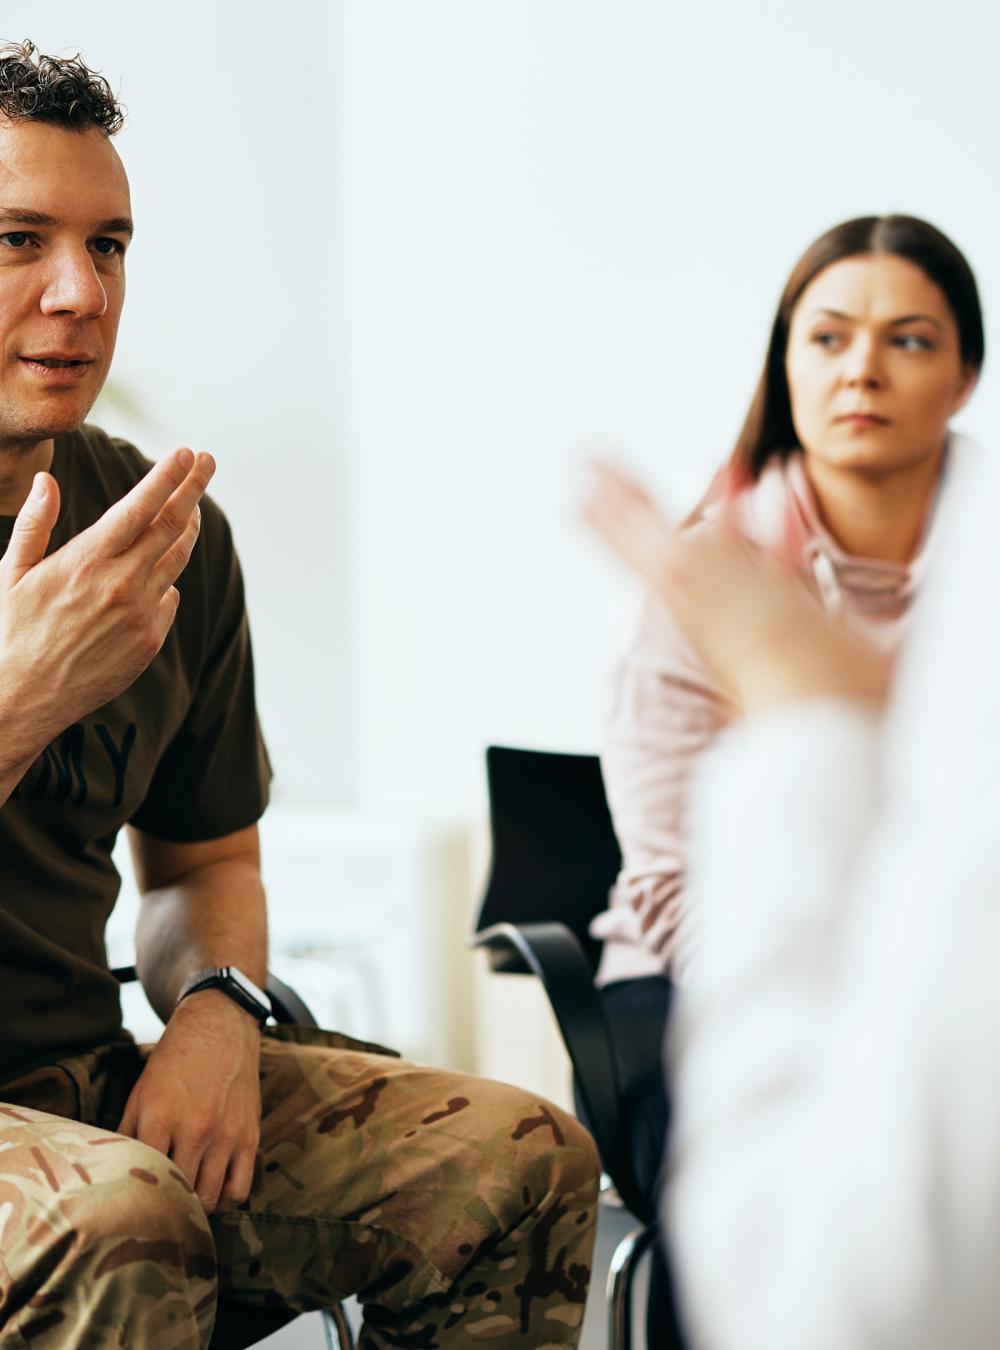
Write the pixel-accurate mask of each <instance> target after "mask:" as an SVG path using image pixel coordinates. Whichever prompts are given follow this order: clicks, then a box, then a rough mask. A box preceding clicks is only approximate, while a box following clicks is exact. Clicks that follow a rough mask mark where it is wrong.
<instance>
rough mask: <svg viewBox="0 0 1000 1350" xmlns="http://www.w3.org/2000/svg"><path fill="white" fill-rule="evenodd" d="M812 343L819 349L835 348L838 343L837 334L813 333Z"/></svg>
mask: <svg viewBox="0 0 1000 1350" xmlns="http://www.w3.org/2000/svg"><path fill="white" fill-rule="evenodd" d="M812 340H813V342H815V343H817V345H818V346H820V347H836V346H837V344H838V343H839V342H840V334H839V333H813V336H812Z"/></svg>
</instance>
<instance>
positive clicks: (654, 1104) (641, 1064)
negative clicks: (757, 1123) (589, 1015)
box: [577, 975, 684, 1350]
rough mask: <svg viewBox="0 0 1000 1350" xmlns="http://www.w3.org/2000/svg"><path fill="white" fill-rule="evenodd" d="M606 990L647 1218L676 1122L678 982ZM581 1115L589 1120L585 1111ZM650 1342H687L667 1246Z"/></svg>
mask: <svg viewBox="0 0 1000 1350" xmlns="http://www.w3.org/2000/svg"><path fill="white" fill-rule="evenodd" d="M600 992H601V999H602V1002H603V1004H604V1012H605V1015H606V1016H607V1019H608V1025H609V1027H610V1030H611V1038H612V1042H613V1044H614V1048H615V1057H616V1059H617V1062H618V1074H619V1078H620V1081H621V1088H622V1113H623V1118H624V1119H623V1123H624V1128H625V1138H626V1139H627V1140H628V1143H629V1147H630V1149H631V1153H632V1161H633V1166H634V1168H635V1174H636V1180H637V1181H638V1183H639V1186H640V1188H641V1190H642V1193H643V1195H644V1196H645V1197H646V1198H647V1200H648V1208H647V1212H646V1214H645V1215H642V1216H640V1217H642V1218H647V1217H650V1216H655V1215H656V1213H657V1210H658V1208H659V1197H660V1185H659V1181H660V1172H661V1168H662V1165H663V1152H664V1146H665V1144H666V1138H667V1130H668V1127H669V1124H670V1103H669V1098H668V1095H667V1086H666V1082H665V1079H664V1074H663V1038H664V1034H665V1032H666V1026H667V1018H668V1016H669V1014H670V1002H671V996H672V994H673V985H672V984H671V983H670V981H669V980H668V979H667V978H666V977H665V976H660V975H650V976H645V977H643V978H642V979H638V980H619V981H616V982H615V983H614V984H609V985H606V986H605V987H604V988H603V989H602V990H601V991H600ZM580 1108H581V1103H580V1101H579V1098H578V1100H577V1109H578V1111H580ZM581 1119H584V1121H585V1119H586V1118H585V1115H584V1114H582V1113H581ZM646 1344H647V1346H648V1347H649V1350H675V1348H678V1350H679V1348H680V1347H683V1345H684V1340H683V1338H682V1336H681V1332H680V1327H679V1322H678V1316H677V1310H676V1307H675V1301H674V1295H673V1289H672V1285H671V1280H670V1274H669V1270H668V1265H667V1260H666V1255H665V1252H664V1249H663V1247H662V1245H660V1246H658V1247H657V1248H656V1249H655V1250H654V1252H653V1256H652V1258H651V1267H650V1286H649V1302H648V1304H647V1310H646Z"/></svg>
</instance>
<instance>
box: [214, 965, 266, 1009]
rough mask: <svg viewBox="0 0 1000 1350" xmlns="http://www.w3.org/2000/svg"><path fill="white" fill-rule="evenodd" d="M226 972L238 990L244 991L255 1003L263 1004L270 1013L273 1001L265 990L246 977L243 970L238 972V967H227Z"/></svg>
mask: <svg viewBox="0 0 1000 1350" xmlns="http://www.w3.org/2000/svg"><path fill="white" fill-rule="evenodd" d="M224 970H225V974H226V977H227V979H229V980H231V981H232V983H233V984H235V985H236V987H237V988H238V989H242V991H243V993H244V994H246V995H247V996H248V997H249V998H252V999H253V1001H254V1002H255V1003H259V1004H261V1006H262V1007H264V1008H266V1009H268V1011H270V1008H271V1000H270V999H269V998H268V996H267V995H266V994H265V993H264V991H263V989H259V988H258V987H257V985H255V984H254V982H253V980H251V979H250V977H249V976H247V975H244V974H243V972H242V970H238V969H237V968H236V966H225V967H224Z"/></svg>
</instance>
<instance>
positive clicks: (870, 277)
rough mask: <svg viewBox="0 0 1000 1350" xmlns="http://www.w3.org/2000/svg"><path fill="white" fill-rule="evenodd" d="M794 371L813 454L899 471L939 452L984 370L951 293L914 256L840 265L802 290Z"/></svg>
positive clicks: (796, 418)
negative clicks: (970, 355) (965, 356)
mask: <svg viewBox="0 0 1000 1350" xmlns="http://www.w3.org/2000/svg"><path fill="white" fill-rule="evenodd" d="M785 370H786V373H787V377H788V389H789V394H790V397H791V405H792V421H793V422H794V424H795V430H796V433H797V435H798V438H799V444H800V445H801V446H802V449H803V451H804V452H805V456H806V461H807V463H808V461H809V460H810V458H812V459H813V460H814V461H815V460H818V461H821V462H823V463H824V464H825V465H827V466H828V467H829V468H834V469H836V468H839V469H846V470H853V471H859V470H860V471H862V472H866V471H867V472H873V473H875V474H881V473H884V472H889V473H891V472H895V471H898V470H901V469H906V468H908V467H910V466H913V465H915V464H917V463H918V462H919V461H920V460H923V459H925V458H927V457H929V456H936V455H937V454H938V453H939V452H940V450H941V447H942V446H943V444H944V440H945V436H946V435H947V430H948V420H949V418H950V417H951V416H952V414H953V413H955V412H956V411H957V410H958V409H959V408H960V407H961V406H962V404H963V403H964V402H965V400H966V399H967V398H968V396H969V394H970V393H971V392H972V387H973V385H974V384H975V372H973V371H972V370H970V369H969V368H968V367H966V366H963V364H962V358H961V354H960V351H959V341H958V326H957V324H956V322H955V316H954V315H953V314H952V312H951V307H950V306H949V304H948V301H947V300H946V299H945V296H944V292H943V291H942V290H941V289H940V288H939V287H938V286H937V285H936V283H935V282H933V281H931V279H930V277H929V276H928V275H927V274H926V272H924V271H923V270H922V269H921V268H919V267H917V265H916V264H915V263H911V262H908V261H907V260H906V259H905V258H899V257H897V256H896V255H895V254H891V253H883V254H878V253H874V254H865V255H862V256H860V257H856V258H844V259H842V260H841V261H840V262H835V263H831V264H830V266H829V267H827V268H825V269H824V270H823V271H822V272H820V273H819V275H818V276H815V277H814V278H813V279H812V281H811V282H810V283H809V285H808V286H807V287H806V289H805V290H804V291H803V292H802V295H801V296H800V297H799V300H798V303H797V304H796V306H795V309H794V310H793V311H792V320H791V324H790V328H789V335H788V350H787V352H786V355H785Z"/></svg>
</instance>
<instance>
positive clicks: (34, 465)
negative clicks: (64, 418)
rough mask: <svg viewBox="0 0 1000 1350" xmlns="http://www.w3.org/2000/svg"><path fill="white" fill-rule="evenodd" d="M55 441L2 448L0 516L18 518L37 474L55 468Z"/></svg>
mask: <svg viewBox="0 0 1000 1350" xmlns="http://www.w3.org/2000/svg"><path fill="white" fill-rule="evenodd" d="M54 449H55V442H54V441H51V440H48V441H34V442H30V443H28V444H23V443H21V444H6V445H0V516H16V515H17V513H18V511H20V509H21V507H22V506H23V505H24V503H25V500H26V499H27V496H28V493H29V492H30V491H31V483H32V479H33V478H34V476H35V474H36V473H40V472H42V471H45V472H48V470H49V469H50V468H51V467H52V455H53V451H54Z"/></svg>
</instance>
